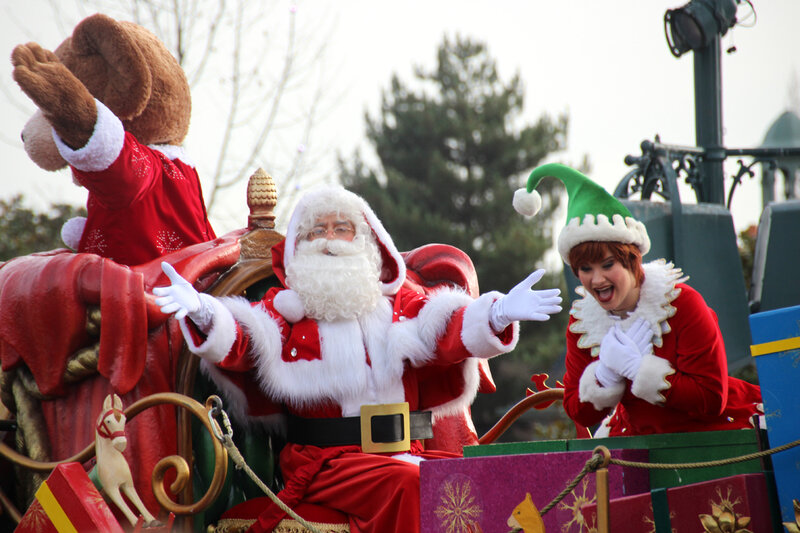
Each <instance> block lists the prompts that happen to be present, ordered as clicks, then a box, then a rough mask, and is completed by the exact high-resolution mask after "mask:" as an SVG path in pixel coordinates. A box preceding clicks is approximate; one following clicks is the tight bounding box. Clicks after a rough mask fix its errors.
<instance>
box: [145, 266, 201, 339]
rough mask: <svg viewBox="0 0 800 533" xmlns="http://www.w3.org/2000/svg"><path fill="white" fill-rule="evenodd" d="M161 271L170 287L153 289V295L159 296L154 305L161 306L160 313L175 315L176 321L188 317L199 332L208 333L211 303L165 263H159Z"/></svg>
mask: <svg viewBox="0 0 800 533" xmlns="http://www.w3.org/2000/svg"><path fill="white" fill-rule="evenodd" d="M161 270H163V271H164V274H166V275H167V277H168V278H169V280H170V281H171V282H172V285H169V286H167V287H155V288H154V289H153V294H155V295H156V296H160V298H156V304H157V305H159V306H161V312H162V313H164V314H167V315H170V314H172V313H175V318H177V319H178V320H180V319H182V318H184V317H187V316H188V317H189V319H191V321H192V322H194V323H195V324H196V325H197V327H198V328H200V330H201V331H203V332H208V328H209V327H210V326H211V323H212V322H213V320H214V308H213V307H212V305H211V303H210V302H208V301H206V300H205V299H204V298H202V296H204V295H201V294H200V293H199V292H197V291H196V290H195V288H194V287H192V284H191V283H189V282H188V281H186V280H185V279H183V277H181V275H180V274H178V272H177V271H176V270H175V268H173V266H172V265H170V264H169V263H167V262H166V261H162V262H161Z"/></svg>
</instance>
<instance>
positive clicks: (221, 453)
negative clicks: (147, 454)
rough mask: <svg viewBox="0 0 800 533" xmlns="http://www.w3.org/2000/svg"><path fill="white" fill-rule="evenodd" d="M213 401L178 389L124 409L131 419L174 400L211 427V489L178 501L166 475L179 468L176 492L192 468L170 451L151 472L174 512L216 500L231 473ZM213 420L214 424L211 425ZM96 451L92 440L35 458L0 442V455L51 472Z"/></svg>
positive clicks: (159, 497)
mask: <svg viewBox="0 0 800 533" xmlns="http://www.w3.org/2000/svg"><path fill="white" fill-rule="evenodd" d="M211 401H212V400H211V398H209V399H208V400H206V404H205V406H204V405H203V404H201V403H200V402H198V401H197V400H194V399H193V398H190V397H188V396H185V395H183V394H179V393H176V392H161V393H157V394H152V395H150V396H146V397H144V398H141V399H139V400H137V401H136V402H134V403H132V404H130V405H129V406H128V407H127V408H126V409H125V411H124V412H125V416H126V417H127V418H128V420H130V419H131V418H133V417H135V416H136V415H137V414H139V413H141V412H142V411H144V410H145V409H148V408H150V407H153V406H156V405H162V404H171V405H173V406H176V407H180V408H182V409H184V410H186V411H188V412H189V413H191V414H193V415H194V416H196V417H197V418H198V419H199V420H200V422H202V424H203V427H205V429H206V431H208V434H209V436H210V438H211V442H212V443H213V448H214V475H213V477H212V479H211V483H210V485H209V488H208V490H206V493H205V494H204V495H203V496H202V498H200V499H199V500H198V501H197V502H194V503H189V504H185V505H184V504H179V503H176V502H174V501H173V500H172V498H171V497H170V496H169V495H168V494H167V491H166V490H165V488H164V478H165V476H166V474H167V472H168V471H169V470H170V469H174V470H175V472H176V479H175V481H173V482H172V484H171V485H170V491H171V492H172V493H173V494H178V493H179V492H180V491H182V490H183V489H184V487H186V486H188V484H189V482H190V481H191V469H190V467H189V464H188V463H187V462H186V460H185V459H184V458H183V457H181V456H179V455H169V456H167V457H164V458H162V459H161V460H160V461H158V462H157V463H156V465H155V468H154V469H153V474H152V476H151V484H152V488H153V494H154V495H155V497H156V500H157V501H158V503H159V505H161V507H163V508H164V509H165V510H167V511H168V512H171V513H175V514H176V515H192V514H195V513H198V512H200V511H203V510H205V509H206V508H208V506H209V505H211V503H213V502H214V500H215V499H216V498H217V496H219V493H220V492H221V490H222V486H223V483H224V482H225V477H226V475H227V473H228V452H227V450H226V449H225V447H224V446H223V445H222V443H220V441H219V440H217V438H216V437H215V436H214V435H215V434H218V433H220V432H221V429H220V428H219V426H218V425H217V423H216V421H214V420H213V419H210V418H209V416H208V412H209V410H210V409H211V408H212V404H211ZM212 423H213V424H214V426H212ZM94 454H95V444H94V442H92V444H90V445H88V446H87V447H86V448H84V449H83V450H82V451H80V452H79V453H77V454H75V455H73V456H72V457H69V458H67V459H64V460H62V461H36V460H34V459H31V458H30V457H27V456H25V455H23V454H21V453H19V452H17V451H16V450H14V449H13V448H10V447H9V446H7V445H6V444H4V443H2V442H0V456H2V457H4V458H6V459H8V460H9V461H11V462H12V463H14V464H16V465H19V466H20V467H22V468H25V469H28V470H32V471H35V472H42V473H47V472H50V471H51V470H53V469H54V468H55V467H56V466H58V465H59V464H62V463H70V462H77V463H85V462H86V461H88V460H89V459H91V458H92V457H94Z"/></svg>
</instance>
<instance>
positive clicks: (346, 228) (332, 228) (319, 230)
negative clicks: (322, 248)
mask: <svg viewBox="0 0 800 533" xmlns="http://www.w3.org/2000/svg"><path fill="white" fill-rule="evenodd" d="M355 234H356V229H355V227H354V226H353V224H352V223H350V222H336V223H328V224H318V225H316V226H314V227H313V228H311V231H309V232H308V236H307V239H308V240H310V241H313V240H314V239H323V238H325V237H327V236H328V235H333V238H334V239H352V238H353V237H354V236H355Z"/></svg>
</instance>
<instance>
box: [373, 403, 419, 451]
mask: <svg viewBox="0 0 800 533" xmlns="http://www.w3.org/2000/svg"><path fill="white" fill-rule="evenodd" d="M385 415H403V440H399V441H397V442H375V441H373V440H372V417H374V416H385ZM361 449H362V450H363V451H364V453H397V452H407V451H408V450H410V449H411V422H410V420H409V409H408V402H403V403H382V404H379V405H362V406H361Z"/></svg>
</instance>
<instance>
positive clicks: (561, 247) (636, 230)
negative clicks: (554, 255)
mask: <svg viewBox="0 0 800 533" xmlns="http://www.w3.org/2000/svg"><path fill="white" fill-rule="evenodd" d="M545 177H553V178H558V179H560V180H561V181H562V182H564V186H565V187H566V188H567V195H568V197H569V201H568V203H567V225H566V226H565V227H564V229H562V230H561V233H560V234H559V236H558V253H559V254H561V258H562V259H563V260H564V262H565V263H567V264H569V259H568V257H569V251H570V250H571V249H572V247H573V246H576V245H578V244H581V243H582V242H588V241H603V242H623V243H630V244H635V245H636V246H638V247H639V250H640V251H641V252H642V255H644V254H646V253H647V252H648V251H649V250H650V237H648V236H647V229H646V228H645V226H644V224H642V223H641V222H639V221H638V220H636V219H635V218H633V215H631V212H630V211H628V209H627V208H626V207H625V206H624V205H622V202H620V201H619V200H617V199H616V198H614V197H613V196H611V195H610V194H608V193H607V192H606V190H605V189H604V188H602V187H601V186H600V185H598V184H597V183H595V182H593V181H592V180H591V179H589V178H588V177H586V176H584V175H583V174H581V173H580V172H578V171H577V170H575V169H573V168H570V167H568V166H566V165H562V164H560V163H550V164H547V165H542V166H540V167H537V168H535V169H534V170H533V172H531V175H530V176H529V177H528V185H527V187H526V188H522V189H518V190H517V191H516V192H515V193H514V202H513V205H514V209H515V210H516V211H517V212H518V213H520V214H522V215H526V216H533V215H535V214H536V213H538V212H539V209H540V208H541V206H542V199H541V197H540V196H539V193H538V192H536V186H537V185H539V182H540V181H541V180H542V178H545Z"/></svg>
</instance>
